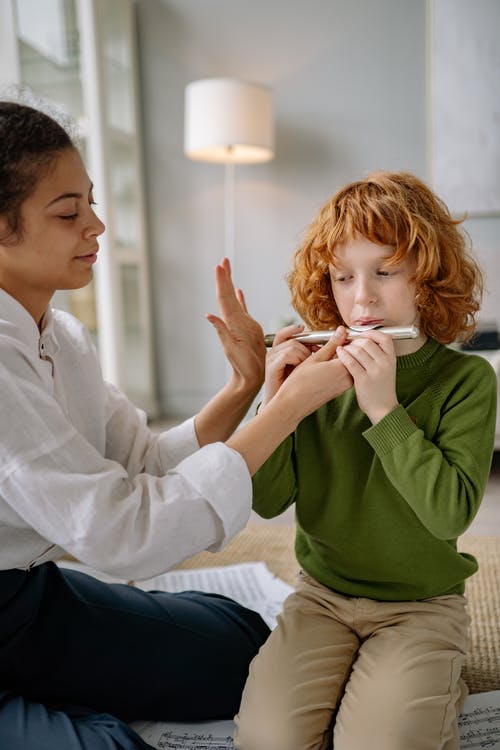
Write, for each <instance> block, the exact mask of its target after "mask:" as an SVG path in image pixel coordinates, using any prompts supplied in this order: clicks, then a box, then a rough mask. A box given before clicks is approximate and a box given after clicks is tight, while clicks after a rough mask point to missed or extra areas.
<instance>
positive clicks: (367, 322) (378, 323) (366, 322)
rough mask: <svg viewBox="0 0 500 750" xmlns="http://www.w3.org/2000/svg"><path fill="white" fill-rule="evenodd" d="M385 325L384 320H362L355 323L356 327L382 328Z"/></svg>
mask: <svg viewBox="0 0 500 750" xmlns="http://www.w3.org/2000/svg"><path fill="white" fill-rule="evenodd" d="M383 324H384V320H383V318H361V319H360V320H356V321H355V323H354V325H356V326H381V325H383Z"/></svg>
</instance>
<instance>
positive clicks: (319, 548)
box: [253, 339, 497, 601]
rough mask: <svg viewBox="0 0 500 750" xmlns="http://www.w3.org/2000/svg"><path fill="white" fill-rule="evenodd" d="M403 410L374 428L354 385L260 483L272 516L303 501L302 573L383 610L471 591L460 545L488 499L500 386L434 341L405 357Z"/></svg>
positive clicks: (274, 460)
mask: <svg viewBox="0 0 500 750" xmlns="http://www.w3.org/2000/svg"><path fill="white" fill-rule="evenodd" d="M396 390H397V396H398V401H399V404H400V405H399V406H398V407H396V408H395V409H394V410H393V411H392V412H390V413H389V414H387V416H386V417H384V419H382V420H381V421H380V422H378V424H376V425H371V423H370V421H369V419H368V417H367V416H366V415H365V414H364V413H363V412H362V411H361V410H360V408H359V406H358V403H357V399H356V394H355V391H354V388H351V389H350V390H349V391H347V392H346V393H344V394H342V396H339V397H338V398H336V399H335V400H333V401H330V402H329V403H328V404H326V405H325V406H323V407H321V408H320V409H318V411H316V412H315V413H314V414H311V415H310V416H309V417H306V419H304V420H303V421H302V422H301V423H300V424H299V425H298V427H297V429H296V430H295V432H294V434H293V435H291V436H290V437H289V438H287V439H286V440H285V441H284V442H283V443H282V444H281V445H280V446H279V448H277V450H276V451H275V452H274V453H273V454H272V456H270V458H269V459H268V460H267V461H266V463H265V464H264V465H263V466H262V468H261V469H260V470H259V471H258V472H257V474H256V475H255V477H254V480H253V488H254V502H253V507H254V509H255V510H256V511H257V513H259V514H260V515H261V516H263V517H265V518H272V517H274V516H277V515H279V514H280V513H282V512H283V511H284V510H285V509H286V508H287V507H288V506H289V505H291V504H292V503H294V502H295V505H296V509H295V510H296V520H297V535H296V542H295V551H296V555H297V559H298V561H299V563H300V565H301V566H302V568H303V569H304V570H305V571H306V572H307V573H309V574H310V575H311V576H313V577H314V578H315V579H316V580H318V581H320V582H321V583H322V584H324V585H325V586H328V587H329V588H331V589H334V590H335V591H338V592H340V593H342V594H346V595H348V596H357V597H368V598H372V599H379V600H385V601H405V600H417V599H425V598H428V597H432V596H439V595H443V594H452V593H453V594H455V593H463V591H464V587H465V584H464V581H465V579H466V578H467V577H468V576H470V575H472V574H473V573H475V572H476V570H477V562H476V560H475V558H474V557H473V556H472V555H468V554H463V553H462V554H459V553H458V552H457V546H456V540H457V537H458V536H459V535H460V534H462V533H463V532H464V531H465V530H466V529H467V527H468V526H469V524H470V523H471V521H472V519H473V518H474V516H475V514H476V512H477V510H478V508H479V504H480V502H481V500H482V497H483V493H484V489H485V486H486V482H487V480H488V474H489V469H490V464H491V458H492V453H493V442H494V433H495V420H496V394H497V380H496V376H495V373H494V371H493V368H492V367H491V366H490V364H489V363H488V362H487V361H486V360H485V359H483V358H481V357H478V356H475V355H471V354H464V353H462V352H458V351H454V350H452V349H449V348H447V347H445V346H442V345H441V344H438V343H437V342H436V341H434V340H432V339H429V340H428V341H427V342H426V343H425V344H424V345H423V346H422V347H421V348H420V349H419V350H418V351H417V352H415V353H414V354H409V355H404V356H401V357H398V359H397V375H396Z"/></svg>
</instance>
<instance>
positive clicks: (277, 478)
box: [252, 435, 297, 518]
mask: <svg viewBox="0 0 500 750" xmlns="http://www.w3.org/2000/svg"><path fill="white" fill-rule="evenodd" d="M293 450H294V436H293V435H290V436H289V437H287V438H286V440H284V441H283V442H282V443H281V445H280V446H279V447H278V448H277V449H276V450H275V451H274V453H273V454H272V455H271V456H270V457H269V458H268V459H267V461H266V462H265V463H264V464H263V465H262V466H261V468H260V469H259V470H258V471H257V472H256V474H255V475H254V477H253V479H252V484H253V509H254V510H255V512H256V513H258V514H259V515H260V516H262V517H263V518H274V517H275V516H279V515H280V514H281V513H283V512H284V511H285V510H286V509H287V508H288V507H289V506H290V505H292V503H293V502H295V496H296V493H297V482H296V477H295V468H294V461H293Z"/></svg>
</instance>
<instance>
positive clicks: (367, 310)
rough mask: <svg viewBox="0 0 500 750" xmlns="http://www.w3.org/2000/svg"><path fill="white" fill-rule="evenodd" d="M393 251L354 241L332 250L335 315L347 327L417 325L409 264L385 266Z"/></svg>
mask: <svg viewBox="0 0 500 750" xmlns="http://www.w3.org/2000/svg"><path fill="white" fill-rule="evenodd" d="M393 254H394V248H392V247H389V246H387V245H377V244H375V243H373V242H370V240H367V239H366V238H365V237H357V238H356V239H354V240H351V241H348V242H346V243H344V244H342V245H338V246H337V247H336V248H335V264H333V263H331V264H330V266H329V269H330V280H331V284H332V291H333V296H334V298H335V302H336V303H337V307H338V310H339V313H340V315H341V317H342V319H343V321H344V323H345V324H346V325H348V326H350V325H356V326H362V325H369V324H372V325H384V326H409V325H412V324H414V323H416V322H417V307H416V304H415V292H416V287H415V283H414V282H413V281H412V276H413V272H414V268H413V263H412V261H410V260H409V259H408V258H406V259H405V260H404V261H403V262H402V263H400V264H399V265H398V266H390V265H387V261H388V260H389V259H390V258H391V257H392V255H393Z"/></svg>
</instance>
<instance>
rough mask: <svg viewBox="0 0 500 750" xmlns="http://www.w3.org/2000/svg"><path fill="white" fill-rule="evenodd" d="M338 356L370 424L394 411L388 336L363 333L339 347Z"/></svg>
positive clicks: (395, 402)
mask: <svg viewBox="0 0 500 750" xmlns="http://www.w3.org/2000/svg"><path fill="white" fill-rule="evenodd" d="M337 356H338V358H339V359H340V361H341V362H342V364H343V365H345V367H346V368H347V370H348V371H349V373H350V374H351V376H352V378H353V380H354V388H355V389H356V396H357V399H358V404H359V408H360V409H361V410H362V411H364V413H365V414H366V416H367V417H368V419H369V420H370V421H371V423H372V424H376V423H377V422H379V421H380V420H381V419H382V418H383V417H385V416H386V415H387V414H389V412H390V411H392V410H393V409H395V408H396V406H397V405H398V398H397V395H396V353H395V351H394V343H393V341H392V339H391V337H390V336H388V335H387V334H385V333H381V332H380V331H376V330H373V331H366V334H365V333H364V334H363V336H360V337H359V338H356V339H354V340H353V341H351V342H350V343H349V345H348V346H341V347H339V348H338V349H337Z"/></svg>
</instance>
